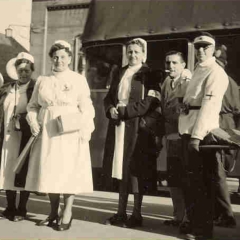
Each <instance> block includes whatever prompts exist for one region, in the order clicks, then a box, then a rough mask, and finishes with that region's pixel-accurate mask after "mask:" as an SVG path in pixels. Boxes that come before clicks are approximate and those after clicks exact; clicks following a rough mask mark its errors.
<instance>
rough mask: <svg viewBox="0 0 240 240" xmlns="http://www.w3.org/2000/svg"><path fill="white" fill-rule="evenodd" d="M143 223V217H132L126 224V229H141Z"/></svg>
mask: <svg viewBox="0 0 240 240" xmlns="http://www.w3.org/2000/svg"><path fill="white" fill-rule="evenodd" d="M142 222H143V218H142V216H140V217H135V216H134V215H131V216H130V218H129V219H128V220H127V221H126V222H125V223H124V225H123V226H124V227H126V228H136V227H141V226H142Z"/></svg>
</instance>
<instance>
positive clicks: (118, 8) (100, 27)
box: [82, 0, 240, 44]
mask: <svg viewBox="0 0 240 240" xmlns="http://www.w3.org/2000/svg"><path fill="white" fill-rule="evenodd" d="M239 12H240V2H239V1H237V0H235V1H225V0H214V1H209V0H201V1H195V0H187V1H186V0H185V1H184V0H134V1H131V0H112V1H111V0H110V1H108V0H92V2H91V5H90V10H89V15H88V19H87V22H86V25H85V30H84V33H83V37H82V41H83V43H85V44H86V43H89V42H93V41H105V40H110V39H117V38H129V37H135V36H146V37H147V36H153V35H163V34H173V33H186V32H196V31H199V30H201V31H209V30H213V29H214V30H222V29H234V28H239V27H240V14H239Z"/></svg>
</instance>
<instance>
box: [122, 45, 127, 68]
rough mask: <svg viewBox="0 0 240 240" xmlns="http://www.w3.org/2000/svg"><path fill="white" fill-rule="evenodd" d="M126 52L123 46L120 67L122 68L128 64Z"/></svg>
mask: <svg viewBox="0 0 240 240" xmlns="http://www.w3.org/2000/svg"><path fill="white" fill-rule="evenodd" d="M126 50H127V49H126V46H125V45H123V48H122V67H124V66H126V65H127V64H128V60H127V55H126Z"/></svg>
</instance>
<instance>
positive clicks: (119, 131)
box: [112, 64, 142, 180]
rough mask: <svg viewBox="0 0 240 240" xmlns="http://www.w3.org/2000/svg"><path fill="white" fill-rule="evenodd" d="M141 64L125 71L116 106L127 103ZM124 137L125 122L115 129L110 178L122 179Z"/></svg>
mask: <svg viewBox="0 0 240 240" xmlns="http://www.w3.org/2000/svg"><path fill="white" fill-rule="evenodd" d="M141 67H142V64H139V65H136V66H129V67H128V68H127V70H126V71H125V73H124V75H123V76H122V79H121V81H120V83H119V89H118V100H119V102H118V104H117V107H118V106H126V105H127V104H128V101H129V96H130V92H131V83H132V77H133V75H134V74H135V73H136V72H137V71H139V69H140V68H141ZM124 135H125V122H124V121H121V122H120V125H119V126H116V127H115V147H114V156H113V167H112V177H113V178H117V179H120V180H121V179H122V169H123V154H124Z"/></svg>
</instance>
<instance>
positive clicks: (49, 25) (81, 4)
mask: <svg viewBox="0 0 240 240" xmlns="http://www.w3.org/2000/svg"><path fill="white" fill-rule="evenodd" d="M90 1H91V0H33V3H32V27H31V39H30V53H31V54H32V55H33V56H34V58H35V66H36V71H35V77H37V76H39V75H40V74H49V73H50V72H51V62H50V59H49V57H48V51H49V49H50V47H51V45H52V44H53V43H54V41H56V40H59V39H62V40H66V41H68V42H69V43H71V45H72V47H73V49H74V46H75V41H74V39H75V37H76V36H79V35H81V34H82V32H83V30H84V26H85V22H86V18H87V14H88V7H89V3H90ZM77 48H79V46H77ZM72 67H73V65H72Z"/></svg>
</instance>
